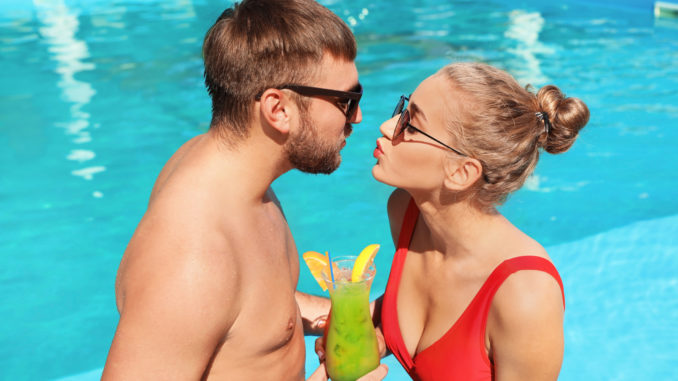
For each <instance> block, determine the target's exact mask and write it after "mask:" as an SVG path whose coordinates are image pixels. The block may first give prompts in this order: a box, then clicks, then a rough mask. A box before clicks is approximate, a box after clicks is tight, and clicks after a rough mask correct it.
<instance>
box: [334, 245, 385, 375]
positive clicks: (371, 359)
mask: <svg viewBox="0 0 678 381" xmlns="http://www.w3.org/2000/svg"><path fill="white" fill-rule="evenodd" d="M343 258H347V259H339V258H338V260H336V261H334V264H335V266H334V271H333V272H334V282H331V281H330V280H326V281H327V286H328V287H329V290H330V300H331V302H332V309H331V311H330V319H329V322H328V324H329V327H328V329H327V337H326V340H325V365H326V367H327V373H328V374H329V376H330V378H331V379H332V380H334V381H355V380H356V379H358V378H359V377H361V376H363V375H364V374H366V373H368V372H370V371H371V370H374V369H375V368H376V367H377V366H379V348H378V346H377V336H376V333H375V331H374V325H373V323H372V317H371V315H370V286H371V285H372V279H374V274H375V268H374V265H370V266H369V267H368V268H367V270H366V271H365V272H364V273H363V275H362V279H361V280H360V281H356V282H352V281H351V271H352V269H353V263H354V262H355V259H356V257H343Z"/></svg>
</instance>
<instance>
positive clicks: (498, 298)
mask: <svg viewBox="0 0 678 381" xmlns="http://www.w3.org/2000/svg"><path fill="white" fill-rule="evenodd" d="M563 315H564V305H563V299H562V292H561V288H560V284H559V282H558V281H557V280H556V279H555V278H554V276H553V275H552V274H551V273H549V272H546V271H542V270H532V269H530V270H520V271H517V272H515V273H513V274H511V275H510V276H509V277H508V278H506V280H505V281H504V282H503V283H502V284H501V286H500V287H499V289H498V290H497V293H496V294H495V296H494V298H493V301H492V307H491V309H490V313H489V315H488V320H487V333H488V338H489V341H490V343H491V344H490V346H491V353H492V357H493V359H494V361H495V366H496V367H497V368H500V366H501V368H503V369H504V371H506V372H509V373H511V372H512V373H513V374H522V375H523V376H524V377H522V378H523V379H534V377H533V376H535V374H552V375H555V376H554V377H557V374H558V370H559V369H560V365H561V361H562V356H563ZM509 370H510V371H509Z"/></svg>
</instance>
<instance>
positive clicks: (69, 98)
mask: <svg viewBox="0 0 678 381" xmlns="http://www.w3.org/2000/svg"><path fill="white" fill-rule="evenodd" d="M33 4H34V5H35V9H36V11H37V16H38V20H39V21H40V23H41V25H42V26H41V27H40V28H39V31H40V35H41V36H42V38H43V40H44V41H45V42H46V43H47V45H48V48H47V50H48V52H49V54H50V56H51V58H52V59H53V60H54V61H56V63H57V66H56V69H55V72H56V73H57V74H58V75H59V77H60V80H59V82H58V83H57V84H58V86H59V88H60V89H61V96H62V98H63V100H64V101H66V102H68V103H70V104H71V107H70V114H71V120H70V121H68V122H65V123H57V126H59V127H62V128H64V130H65V132H66V134H68V135H72V136H73V143H75V144H85V143H89V142H91V140H92V136H91V134H90V131H89V127H90V114H89V113H87V112H86V111H84V107H85V106H87V105H88V104H89V103H90V101H91V100H92V97H93V96H94V94H96V91H95V90H94V88H92V85H91V84H90V83H89V82H85V81H80V80H78V79H76V78H75V75H76V74H77V73H79V72H81V71H85V70H93V69H94V67H95V66H94V64H93V63H91V62H85V60H86V59H87V58H89V56H90V54H89V49H88V47H87V44H86V43H85V42H84V41H82V40H79V39H77V38H76V33H77V32H78V27H79V25H80V24H79V21H78V15H77V13H76V12H74V11H72V10H71V9H69V8H68V6H66V4H65V3H64V2H63V1H47V0H33ZM94 157H96V154H95V153H94V152H93V151H91V150H87V149H82V148H79V149H72V150H71V152H70V153H69V154H68V156H66V158H67V159H68V160H74V161H77V162H79V163H83V162H86V161H88V160H91V159H94ZM105 169H106V168H105V167H103V166H95V167H87V168H82V169H78V170H74V171H72V172H71V173H72V174H73V175H75V176H80V177H82V178H84V179H86V180H91V179H92V175H93V174H95V173H98V172H102V171H104V170H105Z"/></svg>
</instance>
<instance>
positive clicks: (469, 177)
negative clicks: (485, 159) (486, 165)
mask: <svg viewBox="0 0 678 381" xmlns="http://www.w3.org/2000/svg"><path fill="white" fill-rule="evenodd" d="M443 167H444V169H445V179H444V181H443V185H444V186H445V188H446V189H448V190H451V191H457V192H458V191H463V190H466V189H468V188H470V187H471V186H472V185H473V184H475V182H476V181H478V178H479V177H481V176H482V175H483V165H482V164H480V161H478V160H477V159H473V158H470V157H464V158H459V157H450V156H448V157H447V158H446V159H445V163H444V166H443Z"/></svg>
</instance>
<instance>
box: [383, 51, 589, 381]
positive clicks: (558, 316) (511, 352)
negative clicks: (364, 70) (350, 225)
mask: <svg viewBox="0 0 678 381" xmlns="http://www.w3.org/2000/svg"><path fill="white" fill-rule="evenodd" d="M588 118H589V111H588V108H587V107H586V105H585V104H584V103H583V102H582V101H581V100H579V99H577V98H566V97H565V96H564V95H563V93H562V92H561V91H560V90H559V89H558V88H557V87H555V86H545V87H543V88H542V89H540V90H539V91H538V92H537V93H536V95H535V94H533V93H532V92H530V91H528V90H527V89H525V88H523V87H521V86H520V85H519V84H518V83H517V82H516V81H515V80H514V79H513V78H512V77H511V76H510V75H509V74H507V73H506V72H504V71H501V70H499V69H496V68H494V67H491V66H488V65H484V64H478V63H458V64H451V65H448V66H446V67H444V68H442V69H441V70H440V71H439V72H437V73H436V74H434V75H432V76H431V77H429V78H427V79H426V80H424V81H423V82H422V83H421V84H420V85H419V86H418V87H417V89H416V90H415V91H414V93H412V95H411V96H410V97H409V98H406V97H401V98H400V100H399V101H398V103H397V107H396V110H395V112H394V113H393V117H392V118H391V119H390V120H388V121H386V122H384V123H383V124H382V126H381V128H380V130H381V132H382V134H383V136H382V137H381V138H379V139H378V140H377V147H376V149H375V152H374V155H375V157H376V158H377V164H376V165H375V166H374V168H373V170H372V174H373V175H374V177H375V179H377V180H378V181H381V182H383V183H386V184H389V185H392V186H394V187H396V188H397V189H396V190H395V191H394V192H393V194H392V195H391V197H390V199H389V201H388V214H389V219H390V224H391V232H392V235H393V241H394V243H395V244H396V247H397V251H396V253H395V256H394V259H393V265H392V268H391V274H390V277H389V282H388V285H387V288H386V292H385V294H384V296H383V304H382V307H381V324H380V327H379V328H380V329H381V330H382V331H383V334H384V338H385V341H386V346H387V347H388V350H389V351H391V352H392V353H393V354H394V355H395V356H396V358H397V359H398V361H399V362H400V363H401V364H402V365H403V367H404V368H405V370H406V371H407V372H408V373H409V374H410V376H411V377H412V378H413V379H415V380H466V381H468V380H496V381H506V380H521V381H523V380H531V381H534V380H556V379H557V377H558V373H559V371H560V367H561V363H562V358H563V313H564V308H565V298H564V291H563V286H562V282H561V279H560V276H559V275H558V272H557V271H556V269H555V267H554V266H553V264H552V263H551V261H550V259H549V257H548V254H547V253H546V251H545V250H544V248H543V247H542V246H541V245H540V244H539V243H538V242H536V241H535V240H534V239H532V238H530V237H529V236H527V235H526V234H525V233H523V232H522V231H520V230H519V229H518V228H516V227H515V226H514V225H513V224H512V223H511V222H510V221H509V220H507V219H506V218H505V217H504V216H502V215H501V214H500V213H499V212H498V211H497V210H496V206H497V205H499V204H501V203H502V202H503V201H505V200H506V198H507V196H508V195H509V194H510V193H511V192H513V191H516V190H518V189H519V188H520V187H521V186H522V185H523V183H524V182H525V179H526V178H527V177H528V176H529V175H530V174H531V173H532V171H533V169H534V168H535V166H536V164H537V160H538V158H539V153H540V151H542V150H543V151H546V152H548V153H561V152H564V151H566V150H567V149H569V148H570V147H571V146H572V144H573V143H574V140H575V139H576V137H577V135H578V132H579V130H580V129H581V128H583V127H584V125H586V123H587V121H588ZM535 207H538V206H535Z"/></svg>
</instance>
